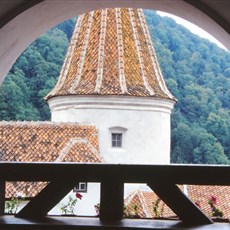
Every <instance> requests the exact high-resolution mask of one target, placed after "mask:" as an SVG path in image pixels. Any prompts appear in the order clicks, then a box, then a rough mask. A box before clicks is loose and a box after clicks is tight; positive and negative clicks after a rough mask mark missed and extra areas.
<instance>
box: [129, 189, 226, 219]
mask: <svg viewBox="0 0 230 230" xmlns="http://www.w3.org/2000/svg"><path fill="white" fill-rule="evenodd" d="M179 187H180V189H181V190H183V189H184V187H183V186H182V185H180V186H179ZM187 191H188V197H189V198H190V199H191V200H192V201H193V202H194V203H198V204H199V206H200V208H201V210H202V211H203V212H204V213H205V214H206V215H207V216H209V217H212V211H211V208H210V205H209V204H208V201H209V199H210V198H211V196H214V197H215V198H216V205H215V206H216V208H218V209H219V210H220V211H222V212H223V218H226V219H230V202H229V201H230V187H229V186H200V185H187ZM157 199H158V197H157V195H156V194H155V193H154V192H147V191H141V190H137V191H135V192H134V193H132V194H130V195H129V196H128V197H127V198H126V199H125V207H126V211H127V212H128V213H134V212H135V210H134V206H137V208H136V210H137V213H138V215H139V216H140V217H142V218H154V217H156V216H155V214H154V212H153V206H154V203H155V202H156V200H157ZM158 207H159V208H158V211H159V213H160V217H163V218H176V214H175V213H173V211H172V210H171V209H170V208H169V207H168V206H167V205H166V204H165V203H164V202H163V201H160V202H159V206H158ZM144 209H145V210H146V211H145V212H144Z"/></svg>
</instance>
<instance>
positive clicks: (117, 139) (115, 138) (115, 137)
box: [111, 133, 123, 148]
mask: <svg viewBox="0 0 230 230" xmlns="http://www.w3.org/2000/svg"><path fill="white" fill-rule="evenodd" d="M111 135H112V137H111V138H112V143H111V144H112V148H122V144H123V143H122V133H111Z"/></svg>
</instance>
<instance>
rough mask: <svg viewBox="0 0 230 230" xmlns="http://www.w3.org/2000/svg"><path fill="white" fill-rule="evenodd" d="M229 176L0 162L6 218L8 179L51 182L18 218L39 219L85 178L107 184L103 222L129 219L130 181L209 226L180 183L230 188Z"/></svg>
mask: <svg viewBox="0 0 230 230" xmlns="http://www.w3.org/2000/svg"><path fill="white" fill-rule="evenodd" d="M226 175H230V166H219V165H208V166H207V165H120V164H119V165H118V164H88V163H39V162H33V163H18V162H0V194H1V195H0V214H2V213H3V211H2V210H4V207H1V206H2V205H3V203H4V202H3V201H2V199H5V196H4V194H3V193H4V191H3V189H1V188H4V182H6V181H49V182H50V183H49V185H48V186H47V187H46V188H45V189H44V190H42V191H41V192H40V193H39V194H38V195H37V196H36V197H35V198H33V199H32V201H31V202H30V203H29V204H28V205H27V206H25V207H24V208H23V209H22V210H21V211H20V212H19V213H18V214H17V216H18V217H26V218H34V217H42V216H45V215H46V214H47V212H48V211H49V210H50V209H51V208H52V207H53V206H54V205H55V204H56V203H57V202H58V201H59V200H60V199H61V198H63V197H64V196H65V195H66V194H67V193H68V191H69V190H70V188H72V187H73V186H74V185H75V182H76V181H79V180H80V181H87V182H100V183H101V203H100V209H101V211H100V219H101V220H102V221H118V220H121V219H122V216H123V186H124V183H147V184H148V185H149V186H150V187H151V188H152V189H153V190H154V192H155V193H157V195H159V197H160V198H161V199H162V200H163V201H164V202H165V203H166V204H167V205H168V206H169V207H170V208H172V210H173V211H174V212H175V213H176V214H177V215H178V216H179V218H180V219H181V220H182V221H183V222H184V223H188V224H191V223H193V224H209V223H212V221H211V220H210V219H209V218H208V217H207V216H206V215H205V214H204V213H202V211H201V210H200V209H199V208H198V207H197V206H196V205H194V204H193V203H192V202H191V201H190V200H189V199H188V198H187V197H186V196H185V195H184V194H183V193H182V192H181V191H180V190H179V189H177V186H176V184H193V185H230V177H228V176H226ZM57 188H58V189H57ZM54 191H55V192H54ZM51 198H52V199H51ZM35 210H36V211H35ZM184 213H189V215H184ZM188 216H191V217H190V218H188Z"/></svg>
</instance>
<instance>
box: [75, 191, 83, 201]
mask: <svg viewBox="0 0 230 230" xmlns="http://www.w3.org/2000/svg"><path fill="white" fill-rule="evenodd" d="M76 197H77V198H78V199H80V200H81V198H82V195H81V194H80V193H79V192H76Z"/></svg>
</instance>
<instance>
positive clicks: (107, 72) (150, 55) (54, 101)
mask: <svg viewBox="0 0 230 230" xmlns="http://www.w3.org/2000/svg"><path fill="white" fill-rule="evenodd" d="M46 99H47V101H48V103H49V106H50V109H51V114H52V121H68V122H92V123H94V124H95V125H96V126H97V128H98V133H99V145H100V152H101V154H102V156H103V157H104V159H105V160H106V161H107V162H108V163H128V164H132V163H135V164H136V163H142V164H160V163H164V164H166V163H169V162H170V133H171V129H170V116H171V115H170V114H171V110H172V109H173V106H174V104H175V101H176V99H175V98H174V97H173V95H172V94H171V93H170V92H169V90H168V89H167V87H166V85H165V82H164V79H163V76H162V74H161V70H160V67H159V64H158V61H157V57H156V54H155V50H154V47H153V44H152V41H151V38H150V34H149V31H148V28H147V24H146V21H145V17H144V14H143V11H142V10H141V9H120V8H115V9H103V10H97V11H93V12H90V13H86V14H83V15H80V16H79V17H78V21H77V24H76V27H75V29H74V32H73V36H72V39H71V42H70V45H69V49H68V52H67V55H66V58H65V61H64V64H63V66H62V70H61V73H60V76H59V80H58V82H57V84H56V86H55V88H54V89H53V90H52V91H51V92H50V93H49V94H48V95H47V97H46Z"/></svg>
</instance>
